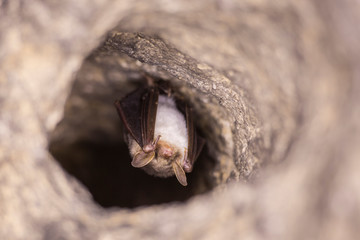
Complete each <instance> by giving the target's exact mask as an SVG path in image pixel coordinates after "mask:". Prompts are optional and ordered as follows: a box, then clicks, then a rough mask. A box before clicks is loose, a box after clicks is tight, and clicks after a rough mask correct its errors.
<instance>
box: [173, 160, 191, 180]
mask: <svg viewBox="0 0 360 240" xmlns="http://www.w3.org/2000/svg"><path fill="white" fill-rule="evenodd" d="M172 166H173V169H174V172H175V176H176V178H177V180H178V181H179V182H180V184H181V185H183V186H187V181H186V175H185V172H184V169H183V168H182V167H181V166H180V165H179V164H178V163H177V162H174V163H173V165H172Z"/></svg>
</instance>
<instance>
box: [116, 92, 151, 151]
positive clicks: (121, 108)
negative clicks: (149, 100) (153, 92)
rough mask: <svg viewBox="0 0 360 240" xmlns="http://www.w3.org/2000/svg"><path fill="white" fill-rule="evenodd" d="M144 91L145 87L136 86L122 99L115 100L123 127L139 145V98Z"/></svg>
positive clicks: (140, 142)
mask: <svg viewBox="0 0 360 240" xmlns="http://www.w3.org/2000/svg"><path fill="white" fill-rule="evenodd" d="M145 92H146V89H145V88H138V89H137V90H135V91H134V92H131V93H130V94H128V95H127V96H125V97H124V98H123V99H121V100H116V101H115V107H116V110H117V112H118V114H119V116H120V119H121V120H122V122H123V124H124V127H125V128H126V130H127V131H128V132H129V133H130V134H131V136H132V137H133V138H134V139H135V141H136V142H137V143H138V144H139V145H140V146H141V147H142V146H143V142H142V134H141V99H142V96H143V95H144V93H145Z"/></svg>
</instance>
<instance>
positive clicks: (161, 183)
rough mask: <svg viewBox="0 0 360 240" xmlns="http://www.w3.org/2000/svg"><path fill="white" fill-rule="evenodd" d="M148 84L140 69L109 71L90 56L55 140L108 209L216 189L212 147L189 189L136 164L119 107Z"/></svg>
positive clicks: (64, 160)
mask: <svg viewBox="0 0 360 240" xmlns="http://www.w3.org/2000/svg"><path fill="white" fill-rule="evenodd" d="M124 58H126V56H124ZM128 60H129V59H128ZM143 83H144V77H143V75H142V74H141V73H139V72H137V71H132V70H129V69H124V68H123V67H121V66H117V67H116V66H115V67H114V66H112V67H104V66H103V65H101V64H98V63H95V62H94V61H91V59H90V58H88V59H87V60H85V61H84V63H83V65H82V67H81V69H80V70H79V72H78V73H77V75H76V78H75V81H74V83H73V86H72V90H71V92H70V95H69V96H68V98H67V101H66V104H65V109H64V117H63V119H62V120H61V121H60V122H59V124H58V125H57V127H56V128H55V130H54V131H53V133H52V134H51V137H50V143H49V151H50V152H51V154H52V155H53V156H54V158H55V159H56V161H58V162H59V164H60V165H61V166H62V168H63V169H64V170H65V171H66V172H67V173H69V174H70V175H72V176H74V177H75V178H77V179H78V180H79V181H80V182H81V183H82V184H83V185H84V186H85V187H86V188H87V189H88V190H89V192H90V193H91V194H92V196H93V199H94V201H96V202H97V203H98V204H99V205H101V206H103V207H115V206H116V207H124V208H134V207H139V206H149V205H154V204H162V203H169V202H181V201H186V200H187V199H189V198H191V197H193V196H195V195H198V194H202V193H205V192H207V191H209V190H211V189H212V188H213V187H214V186H212V184H211V181H210V178H211V171H212V168H213V167H214V164H212V163H211V158H210V157H209V156H208V155H207V147H206V145H205V147H204V149H203V151H202V154H201V155H200V157H199V158H198V160H197V162H196V163H195V166H194V170H193V172H192V173H190V174H187V178H188V186H186V187H183V186H182V185H180V184H179V182H178V181H177V179H176V178H175V177H170V178H159V177H153V176H149V175H147V174H146V173H145V172H144V171H143V170H141V169H136V168H133V167H132V166H131V164H130V163H131V159H130V156H129V152H128V147H127V145H126V144H125V143H124V140H123V132H122V131H123V128H122V122H121V121H120V119H119V117H118V115H117V113H116V109H115V107H114V104H113V103H114V101H115V100H116V99H119V98H121V97H123V96H125V94H127V93H129V92H130V91H131V90H132V89H135V88H136V87H137V86H139V84H143Z"/></svg>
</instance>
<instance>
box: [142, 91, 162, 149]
mask: <svg viewBox="0 0 360 240" xmlns="http://www.w3.org/2000/svg"><path fill="white" fill-rule="evenodd" d="M158 99H159V89H158V88H157V87H149V88H147V90H146V92H145V94H144V95H143V97H142V99H141V133H142V136H141V138H142V145H140V146H141V147H144V146H150V145H153V143H154V132H155V121H156V112H157V107H158Z"/></svg>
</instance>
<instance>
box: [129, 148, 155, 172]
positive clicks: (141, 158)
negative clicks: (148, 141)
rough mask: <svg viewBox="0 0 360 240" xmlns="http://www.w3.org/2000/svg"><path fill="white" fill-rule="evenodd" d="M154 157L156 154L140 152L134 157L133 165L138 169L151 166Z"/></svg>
mask: <svg viewBox="0 0 360 240" xmlns="http://www.w3.org/2000/svg"><path fill="white" fill-rule="evenodd" d="M154 157H155V152H149V153H145V152H143V151H140V152H138V153H137V154H136V155H135V156H134V158H133V160H132V162H131V165H132V166H133V167H136V168H141V167H144V166H146V165H147V164H149V163H150V162H151V160H153V159H154Z"/></svg>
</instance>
